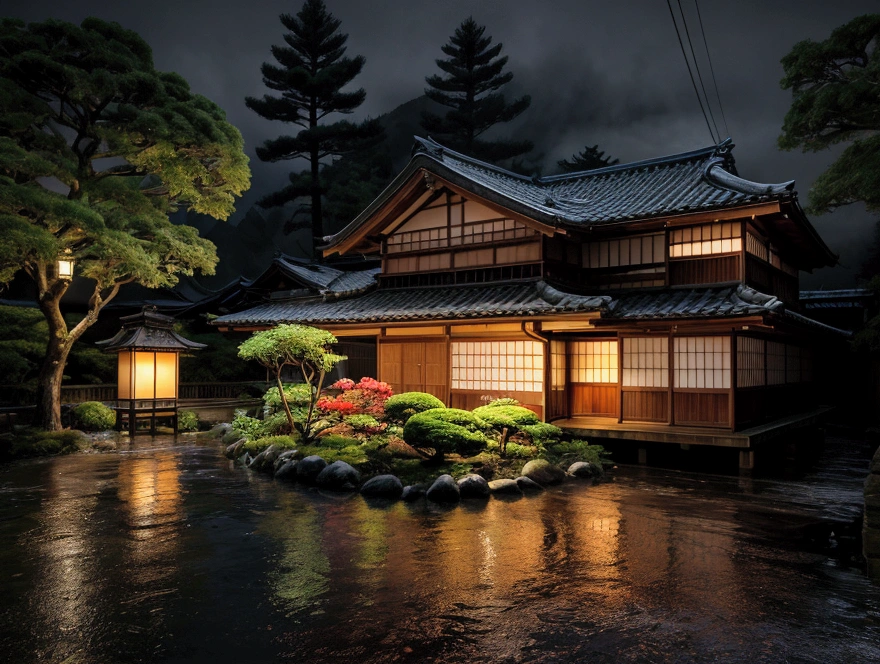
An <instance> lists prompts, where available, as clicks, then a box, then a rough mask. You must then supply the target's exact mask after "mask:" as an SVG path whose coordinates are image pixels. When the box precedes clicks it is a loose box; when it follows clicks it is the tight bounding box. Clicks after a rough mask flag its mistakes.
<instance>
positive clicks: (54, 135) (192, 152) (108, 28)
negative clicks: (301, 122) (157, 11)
mask: <svg viewBox="0 0 880 664" xmlns="http://www.w3.org/2000/svg"><path fill="white" fill-rule="evenodd" d="M249 184H250V171H249V169H248V165H247V157H246V156H245V154H244V152H243V141H242V138H241V134H240V133H239V132H238V130H237V129H236V128H235V127H233V126H232V125H231V124H229V123H228V122H227V121H226V119H225V114H224V113H223V111H222V110H221V109H220V108H219V107H218V106H217V105H216V104H214V103H213V102H211V101H210V100H208V99H206V98H205V97H202V96H201V95H197V94H194V93H192V92H191V91H190V89H189V85H188V84H187V82H186V81H185V80H184V79H183V78H181V77H180V76H179V75H177V74H174V73H168V72H160V71H157V70H156V69H155V67H154V66H153V60H152V52H151V50H150V47H149V46H148V45H147V44H146V42H144V41H143V39H141V38H140V37H139V36H138V35H137V34H136V33H134V32H132V31H130V30H126V29H124V28H122V27H121V26H120V25H119V24H117V23H108V22H105V21H101V20H99V19H95V18H88V19H86V20H85V21H83V23H82V24H81V25H80V26H76V25H73V24H71V23H66V22H63V21H56V20H49V21H45V22H43V23H30V24H25V23H23V22H21V21H18V20H12V19H3V20H2V21H0V224H2V227H3V242H2V243H0V282H4V283H6V282H9V281H10V280H11V279H12V278H13V277H14V275H15V274H16V273H18V272H19V271H20V270H24V271H25V272H26V273H27V274H28V275H29V276H30V277H31V278H33V279H34V281H35V282H36V284H37V290H38V293H39V300H38V304H39V306H40V309H41V311H42V312H43V315H44V316H45V317H46V320H47V321H48V323H49V332H50V335H49V342H48V346H47V353H46V360H45V363H44V366H43V370H42V371H41V374H40V379H39V384H40V388H39V390H38V409H39V410H38V412H39V417H40V421H41V422H42V424H43V425H44V426H46V427H47V428H59V427H60V405H59V402H58V390H59V389H60V381H61V376H62V372H63V369H64V363H65V362H66V359H67V355H68V353H69V351H70V347H71V346H72V344H73V343H74V342H75V341H76V340H77V339H78V338H79V337H80V336H81V335H82V333H83V332H84V331H85V330H86V329H87V328H88V327H89V326H90V325H92V324H93V323H94V322H95V320H97V317H98V313H99V312H100V310H101V308H102V307H103V306H104V305H105V304H106V303H107V302H108V301H110V300H111V299H112V298H113V297H114V296H115V295H116V293H117V292H118V289H119V287H120V286H121V285H122V284H124V283H128V282H138V283H140V284H143V285H144V286H148V287H158V286H171V285H174V284H175V283H176V282H177V278H178V277H177V275H179V274H192V273H193V271H195V270H202V271H203V272H206V273H211V272H213V268H214V265H215V264H216V262H217V257H216V253H215V250H214V245H212V244H211V243H210V242H208V241H207V240H204V239H201V238H199V236H198V232H197V231H196V230H195V229H194V228H191V227H188V226H177V225H174V224H172V223H171V221H170V220H169V218H168V213H169V212H171V211H173V210H175V209H177V208H178V207H180V206H183V207H185V208H187V209H191V210H194V211H196V212H201V213H204V214H208V215H211V216H213V217H216V218H218V219H225V218H227V217H228V216H229V215H230V214H231V213H232V211H233V204H234V199H235V196H238V195H240V194H241V193H242V192H243V191H245V190H246V189H247V188H248V186H249ZM64 252H68V253H69V254H70V257H71V258H73V259H74V260H75V261H76V266H77V272H78V273H79V274H80V275H82V276H84V277H89V278H91V279H93V280H94V284H95V285H94V290H93V292H92V296H91V299H90V302H89V310H88V313H87V314H86V316H85V317H84V318H83V319H82V320H81V321H80V322H79V323H78V324H77V325H76V326H74V327H73V328H72V329H70V330H68V328H67V325H66V323H65V321H64V318H63V317H62V316H61V312H60V301H61V298H62V297H63V295H64V293H65V292H66V291H67V288H68V286H69V284H70V281H69V280H68V279H66V278H62V275H59V274H57V272H56V270H55V260H56V259H57V258H58V256H59V255H60V254H61V253H64Z"/></svg>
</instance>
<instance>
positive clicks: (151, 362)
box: [97, 307, 205, 436]
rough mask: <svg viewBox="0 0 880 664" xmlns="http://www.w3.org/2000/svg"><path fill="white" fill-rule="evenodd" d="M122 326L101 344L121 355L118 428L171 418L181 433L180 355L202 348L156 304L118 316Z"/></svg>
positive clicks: (131, 430) (133, 430)
mask: <svg viewBox="0 0 880 664" xmlns="http://www.w3.org/2000/svg"><path fill="white" fill-rule="evenodd" d="M120 321H121V322H122V329H121V330H120V331H119V332H118V333H117V334H116V336H114V337H113V338H112V339H106V340H104V341H99V342H97V343H98V344H99V345H102V346H103V347H104V352H106V353H116V354H117V394H116V428H117V429H118V430H122V429H123V428H127V429H128V432H129V435H131V436H134V435H135V433H136V432H137V420H138V419H149V422H150V434H151V435H155V434H156V420H157V418H160V417H171V418H172V419H173V423H174V433H175V434H176V433H177V399H178V382H179V378H178V374H179V364H180V363H179V359H180V353H181V352H184V351H192V350H198V349H199V348H204V347H205V344H200V343H196V342H195V341H190V340H188V339H184V338H183V337H182V336H180V335H179V334H177V333H176V332H175V331H174V329H173V328H174V319H173V318H171V317H170V316H164V315H162V314H160V313H157V312H156V307H144V308H143V311H141V312H140V313H137V314H133V315H131V316H124V317H122V318H121V319H120Z"/></svg>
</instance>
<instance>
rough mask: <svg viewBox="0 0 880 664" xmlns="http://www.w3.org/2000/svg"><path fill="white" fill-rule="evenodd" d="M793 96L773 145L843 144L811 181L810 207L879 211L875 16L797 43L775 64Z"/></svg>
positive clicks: (879, 78) (879, 40)
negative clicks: (779, 64)
mask: <svg viewBox="0 0 880 664" xmlns="http://www.w3.org/2000/svg"><path fill="white" fill-rule="evenodd" d="M782 66H783V67H784V69H785V76H784V77H783V79H782V81H781V85H782V87H783V89H786V90H788V89H790V90H791V91H792V103H791V108H790V109H789V111H788V113H787V114H786V116H785V121H784V123H783V126H782V135H781V136H780V137H779V147H781V148H782V149H784V150H792V149H794V148H798V147H799V148H801V149H803V150H804V151H818V150H824V149H826V148H829V147H831V146H832V145H835V144H837V143H849V145H848V147H847V148H846V149H845V150H844V151H843V153H842V154H841V155H840V156H839V157H838V158H837V159H836V160H835V162H834V163H833V164H831V166H830V167H829V168H828V169H827V170H826V171H825V172H824V173H823V174H822V175H820V176H819V178H818V179H817V180H816V181H815V182H814V183H813V187H812V188H811V190H810V209H811V210H812V211H813V212H816V213H822V212H827V211H829V210H833V209H835V208H837V207H840V206H843V205H849V204H851V203H855V202H859V201H861V202H864V203H865V204H866V205H867V207H868V209H869V210H871V211H874V212H878V211H880V14H866V15H864V16H859V17H857V18H854V19H853V20H851V21H850V22H849V23H846V24H845V25H842V26H840V27H839V28H837V29H835V30H834V31H833V32H832V33H831V36H830V37H829V38H828V39H826V40H824V41H820V42H816V41H812V40H810V39H807V40H805V41H801V42H798V43H797V44H795V45H794V47H793V48H792V50H791V51H790V52H789V53H788V54H787V55H786V56H785V57H784V58H783V59H782Z"/></svg>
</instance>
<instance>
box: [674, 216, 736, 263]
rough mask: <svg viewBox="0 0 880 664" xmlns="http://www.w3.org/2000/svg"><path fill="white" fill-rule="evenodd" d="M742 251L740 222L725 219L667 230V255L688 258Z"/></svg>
mask: <svg viewBox="0 0 880 664" xmlns="http://www.w3.org/2000/svg"><path fill="white" fill-rule="evenodd" d="M740 251H742V224H740V222H738V221H725V222H719V223H715V224H705V225H703V226H692V227H691V228H676V229H673V230H671V231H670V232H669V257H670V258H688V257H691V256H711V255H713V254H730V253H738V252H740Z"/></svg>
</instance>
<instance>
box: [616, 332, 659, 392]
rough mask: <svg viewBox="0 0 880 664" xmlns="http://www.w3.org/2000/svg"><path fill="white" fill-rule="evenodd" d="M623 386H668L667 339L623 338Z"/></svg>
mask: <svg viewBox="0 0 880 664" xmlns="http://www.w3.org/2000/svg"><path fill="white" fill-rule="evenodd" d="M622 384H623V385H624V386H625V387H669V340H668V339H667V338H666V337H630V338H626V339H624V340H623V383H622Z"/></svg>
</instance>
